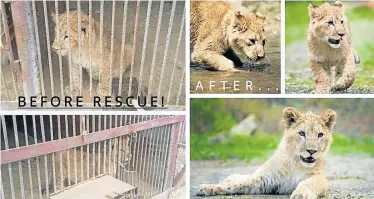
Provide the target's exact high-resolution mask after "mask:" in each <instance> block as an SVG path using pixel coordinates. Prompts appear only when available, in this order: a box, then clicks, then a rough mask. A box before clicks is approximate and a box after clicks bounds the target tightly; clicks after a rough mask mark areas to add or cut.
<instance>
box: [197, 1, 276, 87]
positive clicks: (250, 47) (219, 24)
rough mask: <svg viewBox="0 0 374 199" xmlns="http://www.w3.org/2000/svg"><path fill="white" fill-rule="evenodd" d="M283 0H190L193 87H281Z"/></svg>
mask: <svg viewBox="0 0 374 199" xmlns="http://www.w3.org/2000/svg"><path fill="white" fill-rule="evenodd" d="M280 5H281V3H280V1H191V2H190V59H191V60H190V92H191V94H210V93H215V94H234V93H267V94H271V93H273V94H277V93H280V92H281V88H280V84H281V82H280V81H281V80H280V79H281V64H280V63H281V53H280V49H281V48H280V42H281V36H280V34H281V33H280V32H281V29H280V28H281V25H280V24H281V15H280V13H281V12H280Z"/></svg>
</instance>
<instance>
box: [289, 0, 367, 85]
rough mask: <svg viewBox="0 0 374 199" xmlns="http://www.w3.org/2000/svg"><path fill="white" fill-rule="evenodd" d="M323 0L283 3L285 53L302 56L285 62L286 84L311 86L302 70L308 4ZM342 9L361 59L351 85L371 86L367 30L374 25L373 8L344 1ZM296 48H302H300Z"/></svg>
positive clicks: (305, 56) (306, 65)
mask: <svg viewBox="0 0 374 199" xmlns="http://www.w3.org/2000/svg"><path fill="white" fill-rule="evenodd" d="M323 2H324V1H313V2H295V1H292V2H290V1H288V2H286V53H287V54H295V53H297V52H300V53H303V55H296V56H300V57H304V59H301V60H300V59H298V60H296V61H292V59H291V60H288V61H286V65H287V66H286V68H287V78H286V84H287V86H297V85H304V86H308V87H313V86H314V83H313V81H312V79H311V77H310V74H308V73H309V72H306V70H305V69H306V68H308V67H309V65H308V61H307V55H306V51H305V49H304V48H306V42H305V41H306V36H307V29H308V23H309V14H308V5H309V3H312V4H313V5H320V4H322V3H323ZM345 10H346V15H347V17H348V20H349V23H350V27H351V33H352V42H353V47H354V49H355V50H356V52H357V53H358V54H359V56H360V59H361V64H360V65H359V66H358V72H357V78H356V81H355V84H354V86H356V87H363V88H367V87H374V78H373V74H374V59H373V57H374V29H368V27H374V11H373V10H372V9H370V8H368V7H364V6H363V3H361V2H350V3H345ZM295 18H297V20H295ZM295 45H296V46H295ZM300 48H302V49H303V50H302V51H300V50H299V49H300Z"/></svg>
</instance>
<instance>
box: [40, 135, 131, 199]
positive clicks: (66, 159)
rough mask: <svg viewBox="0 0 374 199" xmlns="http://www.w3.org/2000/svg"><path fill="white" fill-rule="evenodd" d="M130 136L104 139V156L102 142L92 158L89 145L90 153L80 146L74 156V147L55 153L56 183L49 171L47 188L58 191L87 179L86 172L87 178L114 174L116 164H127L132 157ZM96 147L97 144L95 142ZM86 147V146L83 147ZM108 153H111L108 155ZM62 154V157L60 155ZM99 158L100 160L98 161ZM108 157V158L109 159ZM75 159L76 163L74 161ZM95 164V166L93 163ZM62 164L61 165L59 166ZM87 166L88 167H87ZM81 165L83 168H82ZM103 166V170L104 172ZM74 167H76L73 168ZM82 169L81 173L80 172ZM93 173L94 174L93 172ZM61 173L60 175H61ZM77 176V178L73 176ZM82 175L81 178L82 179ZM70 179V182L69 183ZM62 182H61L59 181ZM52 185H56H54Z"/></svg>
mask: <svg viewBox="0 0 374 199" xmlns="http://www.w3.org/2000/svg"><path fill="white" fill-rule="evenodd" d="M130 142H131V137H123V138H120V139H119V140H118V141H115V140H114V139H112V140H111V142H110V141H109V140H107V141H106V146H107V148H106V156H105V157H104V150H105V148H104V143H103V142H102V143H101V146H102V147H101V149H100V153H99V149H98V148H96V149H95V158H94V160H93V156H94V154H93V152H92V150H93V148H92V146H91V147H90V153H88V152H86V151H83V150H79V149H80V147H78V148H77V150H76V157H75V158H74V148H73V149H68V150H64V151H62V153H60V152H56V153H55V157H54V158H55V179H56V184H54V178H53V172H51V171H50V172H49V176H48V184H49V186H48V188H49V192H50V193H51V192H53V191H54V190H56V191H60V190H62V189H64V188H65V187H68V186H70V185H74V184H75V183H76V182H77V183H80V182H82V181H85V180H88V179H87V172H88V175H89V178H93V177H96V176H98V175H100V174H109V175H111V176H115V175H116V174H117V166H118V165H125V164H128V163H129V162H130V160H131V158H132V154H131V147H130ZM96 147H98V144H97V143H96ZM83 149H86V146H84V147H83ZM109 153H111V155H110V157H109ZM60 154H62V159H61V155H60ZM99 158H100V161H99ZM104 158H105V165H104ZM109 158H110V159H109ZM82 160H83V161H82ZM75 161H76V163H75ZM93 163H94V164H95V166H94V165H93ZM99 163H100V170H99ZM61 166H62V167H61ZM87 166H88V167H89V168H88V169H87ZM82 167H83V170H82ZM104 167H105V172H104ZM75 168H76V169H75ZM82 171H83V173H82ZM93 173H94V174H93ZM61 174H62V175H61ZM75 176H77V178H75ZM82 176H83V179H82ZM69 179H70V183H69ZM61 182H62V183H61ZM54 185H55V186H56V187H54ZM46 187H47V186H44V187H42V190H41V191H42V193H43V194H45V193H46V191H47V190H46Z"/></svg>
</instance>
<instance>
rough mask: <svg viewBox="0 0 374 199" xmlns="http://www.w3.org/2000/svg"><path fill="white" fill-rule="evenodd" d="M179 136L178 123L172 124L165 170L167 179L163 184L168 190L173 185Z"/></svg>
mask: <svg viewBox="0 0 374 199" xmlns="http://www.w3.org/2000/svg"><path fill="white" fill-rule="evenodd" d="M179 136H180V123H175V124H173V128H172V134H171V140H170V144H171V145H170V148H169V152H170V153H169V155H170V156H169V161H168V162H169V165H168V169H167V171H168V172H167V178H166V182H165V187H164V190H165V188H166V189H169V188H171V187H172V185H173V179H174V174H175V166H176V161H177V154H178V142H179Z"/></svg>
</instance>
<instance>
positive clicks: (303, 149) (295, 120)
mask: <svg viewBox="0 0 374 199" xmlns="http://www.w3.org/2000/svg"><path fill="white" fill-rule="evenodd" d="M283 121H284V125H285V131H284V134H283V138H282V141H281V142H280V144H279V146H278V149H277V151H276V152H275V153H274V154H273V156H271V157H270V159H269V160H268V161H267V162H266V163H265V164H263V165H262V166H261V167H260V168H258V169H257V170H256V172H255V173H253V174H252V175H231V176H229V177H228V178H227V179H226V180H225V181H224V182H222V183H220V184H210V185H208V184H204V185H200V188H199V191H198V193H197V195H202V196H212V195H234V194H291V199H296V198H300V199H315V198H318V197H321V196H325V195H326V194H327V179H326V176H325V173H324V165H325V160H324V156H325V155H326V153H327V152H328V151H329V148H330V144H331V142H332V129H333V127H334V125H335V121H336V113H335V112H334V111H332V110H330V109H328V110H325V111H323V112H321V113H320V114H319V115H315V114H313V113H312V112H307V113H302V112H300V111H299V110H297V109H296V108H285V109H284V110H283Z"/></svg>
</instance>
